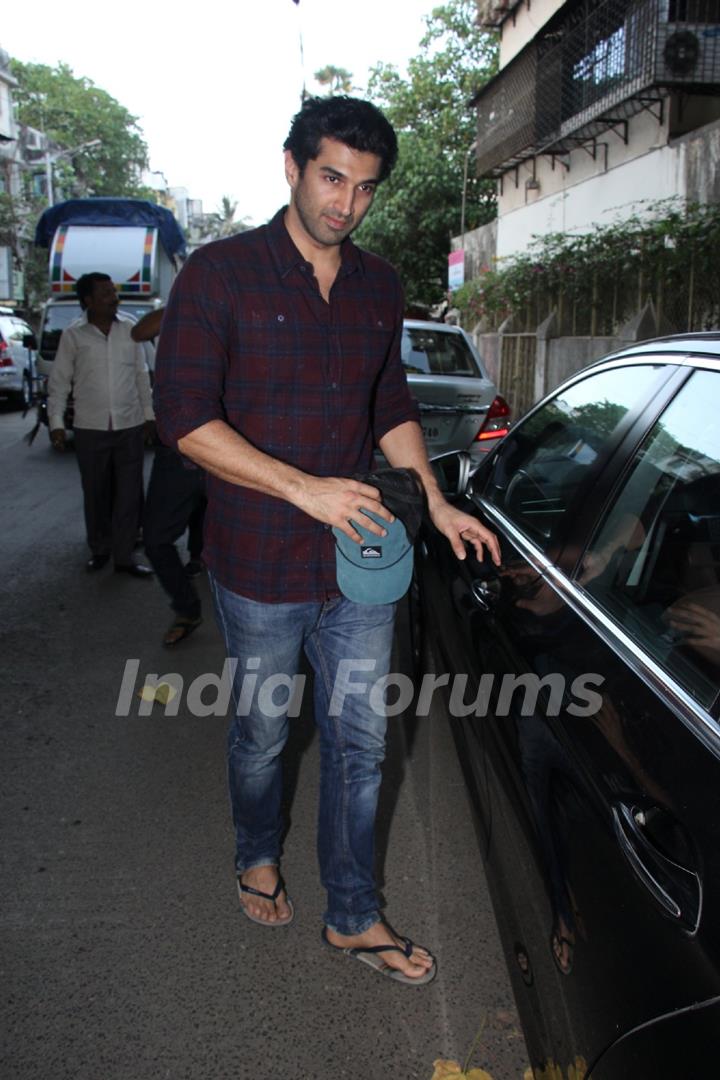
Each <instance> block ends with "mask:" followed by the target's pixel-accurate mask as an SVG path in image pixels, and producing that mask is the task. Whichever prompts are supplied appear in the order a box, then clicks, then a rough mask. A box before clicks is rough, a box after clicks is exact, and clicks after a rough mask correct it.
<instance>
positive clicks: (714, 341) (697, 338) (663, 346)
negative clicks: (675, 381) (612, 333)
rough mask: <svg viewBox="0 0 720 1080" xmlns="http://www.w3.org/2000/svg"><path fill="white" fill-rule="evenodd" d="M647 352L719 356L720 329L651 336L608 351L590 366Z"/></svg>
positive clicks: (642, 354)
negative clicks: (657, 336)
mask: <svg viewBox="0 0 720 1080" xmlns="http://www.w3.org/2000/svg"><path fill="white" fill-rule="evenodd" d="M648 353H668V354H674V355H682V356H687V355H688V353H694V354H696V355H700V356H714V357H718V358H720V330H711V331H708V332H706V333H697V334H671V335H669V336H668V337H659V338H652V339H651V340H650V341H638V342H637V343H635V344H633V345H626V346H625V347H624V348H623V349H618V350H617V351H616V352H612V353H609V354H608V355H607V356H604V357H603V358H602V360H596V361H595V362H594V363H593V364H591V365H590V366H591V367H593V366H595V364H600V363H603V362H605V361H607V360H621V359H622V358H623V357H626V356H627V357H630V356H646V355H647V354H648Z"/></svg>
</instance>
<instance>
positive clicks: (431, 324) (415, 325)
mask: <svg viewBox="0 0 720 1080" xmlns="http://www.w3.org/2000/svg"><path fill="white" fill-rule="evenodd" d="M403 326H408V327H410V329H411V330H439V331H440V333H447V334H464V331H463V329H462V327H460V326H455V325H454V324H453V323H444V322H435V321H434V320H433V319H403Z"/></svg>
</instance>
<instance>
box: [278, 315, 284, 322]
mask: <svg viewBox="0 0 720 1080" xmlns="http://www.w3.org/2000/svg"><path fill="white" fill-rule="evenodd" d="M277 321H278V322H285V316H284V315H278V317H277Z"/></svg>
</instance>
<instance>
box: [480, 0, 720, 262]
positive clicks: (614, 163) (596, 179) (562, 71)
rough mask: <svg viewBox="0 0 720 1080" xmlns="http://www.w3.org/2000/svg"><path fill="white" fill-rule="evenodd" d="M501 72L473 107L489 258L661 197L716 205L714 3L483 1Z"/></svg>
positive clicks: (717, 32)
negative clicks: (490, 199)
mask: <svg viewBox="0 0 720 1080" xmlns="http://www.w3.org/2000/svg"><path fill="white" fill-rule="evenodd" d="M480 18H481V21H482V22H483V24H484V25H486V26H487V27H492V28H494V29H496V30H497V31H498V32H499V34H500V71H499V73H498V75H497V76H496V77H495V78H494V79H493V80H491V81H490V82H489V83H488V84H487V85H486V86H485V87H483V89H482V90H481V91H480V93H479V94H478V95H477V97H476V98H475V100H474V102H473V104H474V106H475V107H476V109H477V119H478V139H477V169H478V174H479V175H480V176H489V177H495V178H496V179H497V182H498V223H497V249H496V250H497V256H498V257H499V258H502V257H504V256H507V255H512V254H514V253H516V252H519V251H523V250H525V248H526V247H527V244H528V241H529V238H530V237H531V236H533V235H537V236H542V235H545V234H547V233H551V232H564V233H568V232H587V231H589V230H591V229H592V228H593V226H595V225H597V224H610V223H611V221H612V220H613V219H618V218H622V217H627V216H629V215H630V214H632V213H636V212H638V210H642V207H643V205H645V206H647V205H648V204H651V203H657V202H659V201H662V200H667V199H676V200H680V201H687V202H693V201H699V202H709V201H712V202H716V201H720V170H719V169H718V164H720V0H601V2H599V3H596V2H592V0H568V2H566V3H560V2H558V0H519V2H516V3H509V2H504V3H503V2H492V0H486V2H483V3H481V4H480Z"/></svg>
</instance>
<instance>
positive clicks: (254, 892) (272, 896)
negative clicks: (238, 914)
mask: <svg viewBox="0 0 720 1080" xmlns="http://www.w3.org/2000/svg"><path fill="white" fill-rule="evenodd" d="M237 885H238V895H239V897H240V907H241V909H242V913H243V915H247V917H248V919H250V921H251V922H254V923H258V924H259V925H260V926H270V927H275V926H287V925H288V924H289V923H291V922H292V921H293V919H294V917H295V909H294V908H293V905H292V900H291V899H290V897H289V896H288V895H287V893H286V894H285V903H286V904H287V906H288V907H289V908H290V912H289V914H287V915H286V916H285V918H283V919H275V921H274V922H269V921H268V920H267V919H259V918H258V917H257V915H251V914H250V912H249V911H248V909H247V908H246V907H245V904H243V902H242V897H243V893H248V894H249V895H250V896H259V897H260V898H261V899H262V900H270V902H271V903H273V904H274V903H275V901H276V900H277V898H278V896H279V895H280V893H281V892H282V890H283V888H284V886H283V883H282V878H278V880H277V885H276V886H275V888H274V890H273V891H272V892H271V893H267V892H262V891H261V890H260V889H253V887H252V885H244V884H243V883H242V881H241V880H240V878H238V879H237Z"/></svg>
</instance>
